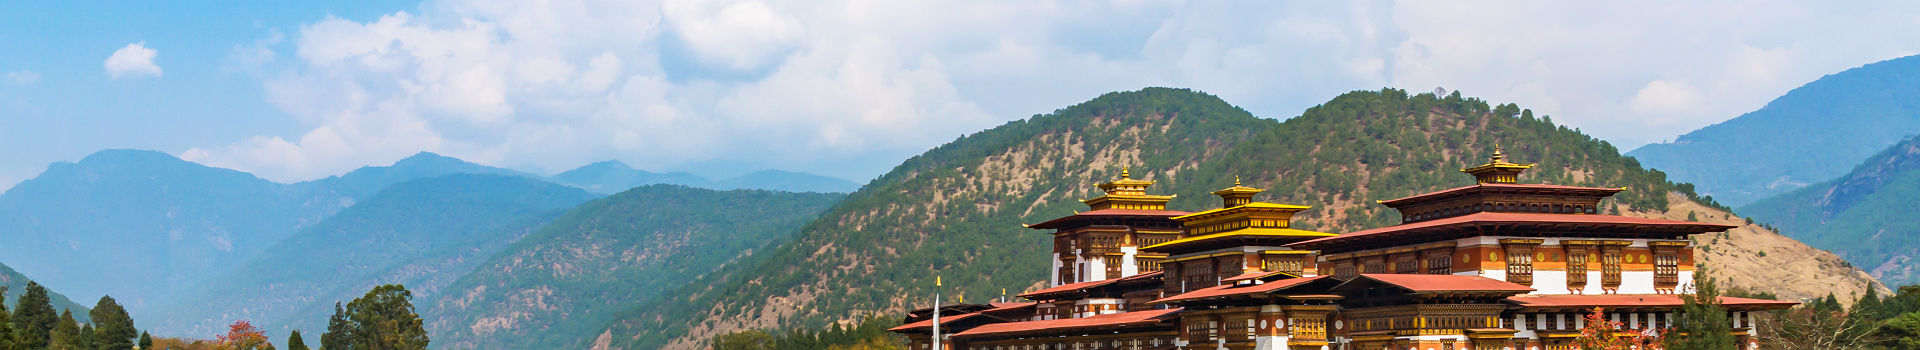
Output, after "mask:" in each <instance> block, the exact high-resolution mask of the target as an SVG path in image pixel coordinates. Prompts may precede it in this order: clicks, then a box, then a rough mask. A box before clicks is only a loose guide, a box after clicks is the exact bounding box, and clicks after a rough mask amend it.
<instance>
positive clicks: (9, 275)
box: [0, 264, 93, 322]
mask: <svg viewBox="0 0 1920 350" xmlns="http://www.w3.org/2000/svg"><path fill="white" fill-rule="evenodd" d="M27 281H33V280H32V279H30V278H27V275H22V274H20V272H19V271H14V270H13V268H12V267H7V264H0V287H4V288H6V291H7V294H6V295H0V299H4V300H5V302H6V303H7V311H8V312H18V310H20V308H19V305H20V295H22V294H25V293H26V292H27ZM42 287H45V286H44V285H43V286H42ZM47 300H49V301H51V304H53V310H54V312H60V310H71V311H73V318H74V319H76V320H79V321H80V322H90V321H88V319H90V318H92V317H93V316H92V314H89V313H87V311H88V310H90V307H88V306H87V305H81V304H80V303H77V302H74V301H73V300H72V299H68V298H67V296H66V295H64V294H60V292H59V291H56V290H52V289H48V290H47Z"/></svg>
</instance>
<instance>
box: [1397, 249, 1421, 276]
mask: <svg viewBox="0 0 1920 350" xmlns="http://www.w3.org/2000/svg"><path fill="white" fill-rule="evenodd" d="M1393 273H1420V259H1419V257H1416V256H1414V255H1413V254H1406V255H1401V256H1396V257H1394V258H1393Z"/></svg>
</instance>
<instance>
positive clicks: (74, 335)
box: [0, 281, 884, 350]
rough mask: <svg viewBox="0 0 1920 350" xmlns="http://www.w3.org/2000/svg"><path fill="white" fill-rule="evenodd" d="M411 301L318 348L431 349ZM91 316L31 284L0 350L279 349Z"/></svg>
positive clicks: (255, 338) (1, 326) (350, 316)
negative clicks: (166, 333) (161, 332)
mask: <svg viewBox="0 0 1920 350" xmlns="http://www.w3.org/2000/svg"><path fill="white" fill-rule="evenodd" d="M6 290H7V288H6V287H0V295H6ZM412 299H413V293H412V292H409V291H407V289H406V287H404V286H401V285H397V284H389V285H382V286H379V287H374V288H373V290H371V291H368V292H367V295H366V296H364V297H361V298H359V299H354V300H353V301H352V302H350V303H347V304H346V307H344V308H343V307H341V306H340V304H338V303H335V304H334V313H333V317H332V319H331V322H329V324H328V326H327V332H326V333H324V334H322V335H321V347H320V348H321V349H342V350H363V349H381V350H424V349H426V348H427V331H426V329H425V328H423V327H421V324H422V322H421V320H420V315H419V314H416V313H414V311H413V303H412V301H411V300H412ZM87 314H88V316H90V317H91V322H85V323H82V322H79V321H77V320H75V319H74V317H73V312H72V311H71V310H68V311H62V312H60V313H59V314H57V315H56V314H54V312H53V304H52V300H51V299H50V298H49V297H48V294H47V289H46V288H45V287H41V286H40V283H38V282H32V281H29V282H27V290H26V293H24V294H22V295H21V296H20V301H19V302H18V303H17V305H16V306H15V307H14V308H13V310H9V309H7V307H6V305H5V303H0V350H133V349H143V350H146V349H168V350H174V349H178V350H272V349H275V348H274V346H273V343H272V342H271V341H270V340H269V338H268V337H267V335H266V333H265V332H263V331H261V330H260V329H259V328H257V327H254V326H253V324H252V323H251V322H248V321H246V320H240V321H236V322H234V323H233V324H232V325H230V326H228V330H227V333H225V334H220V335H217V336H215V339H214V340H199V339H185V338H154V337H153V336H151V335H149V334H147V332H140V331H138V330H136V329H135V328H134V326H133V317H132V316H128V315H127V310H126V308H123V307H121V306H120V304H119V303H118V302H115V301H114V300H113V297H112V296H103V297H100V301H99V302H98V303H95V304H94V306H93V309H92V311H89V312H88V313H87ZM882 329H883V330H884V328H882ZM135 346H138V347H137V348H136V347H135ZM287 349H288V350H309V348H308V347H307V345H306V343H305V340H304V339H301V337H300V331H298V330H295V331H293V333H292V334H289V335H288V336H287Z"/></svg>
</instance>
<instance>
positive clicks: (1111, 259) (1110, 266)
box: [1100, 255, 1121, 279]
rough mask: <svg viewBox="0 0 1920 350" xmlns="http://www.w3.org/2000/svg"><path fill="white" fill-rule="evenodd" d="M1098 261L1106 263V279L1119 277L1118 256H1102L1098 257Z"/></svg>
mask: <svg viewBox="0 0 1920 350" xmlns="http://www.w3.org/2000/svg"><path fill="white" fill-rule="evenodd" d="M1100 262H1101V263H1102V264H1104V265H1106V267H1107V279H1115V278H1120V267H1121V266H1120V257H1119V256H1114V255H1108V256H1102V257H1100Z"/></svg>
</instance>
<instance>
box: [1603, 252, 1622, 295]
mask: <svg viewBox="0 0 1920 350" xmlns="http://www.w3.org/2000/svg"><path fill="white" fill-rule="evenodd" d="M1620 248H1621V247H1620V246H1617V245H1608V246H1604V247H1601V248H1600V285H1601V286H1602V287H1605V288H1606V289H1609V290H1611V289H1614V288H1619V287H1620V258H1621V257H1620Z"/></svg>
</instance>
